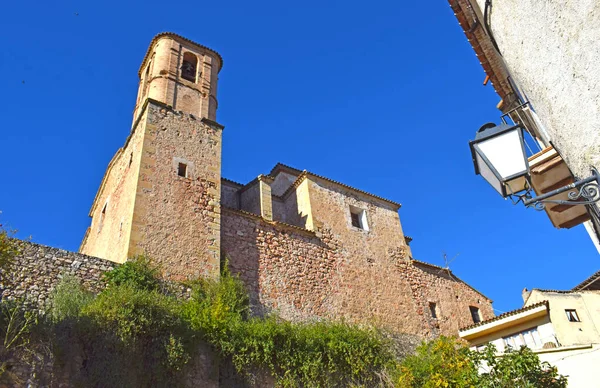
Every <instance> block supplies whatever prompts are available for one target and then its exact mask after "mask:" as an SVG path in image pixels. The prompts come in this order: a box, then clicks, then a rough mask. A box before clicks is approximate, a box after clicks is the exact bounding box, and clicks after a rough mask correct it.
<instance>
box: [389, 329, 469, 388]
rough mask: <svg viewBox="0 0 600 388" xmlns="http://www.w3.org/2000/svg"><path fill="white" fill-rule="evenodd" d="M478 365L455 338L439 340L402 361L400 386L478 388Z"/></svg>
mask: <svg viewBox="0 0 600 388" xmlns="http://www.w3.org/2000/svg"><path fill="white" fill-rule="evenodd" d="M478 381H479V376H478V374H477V366H476V365H475V363H474V362H473V360H472V358H471V353H470V351H469V349H468V348H466V347H464V346H461V345H460V344H459V343H458V342H457V341H456V340H455V339H453V338H448V337H444V336H442V337H440V338H438V339H437V340H435V341H430V342H424V343H422V344H421V345H420V346H419V347H418V348H417V351H416V353H415V354H414V355H412V356H409V357H407V358H405V359H404V360H403V362H402V363H401V365H400V368H399V374H398V376H397V378H396V384H397V386H398V387H404V388H409V387H410V388H421V387H423V388H432V387H456V388H463V387H476V386H478V385H477V382H478Z"/></svg>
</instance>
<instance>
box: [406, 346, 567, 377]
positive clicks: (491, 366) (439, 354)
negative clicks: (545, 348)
mask: <svg viewBox="0 0 600 388" xmlns="http://www.w3.org/2000/svg"><path fill="white" fill-rule="evenodd" d="M480 370H481V371H483V372H482V373H478V371H480ZM396 383H397V386H398V387H403V388H409V387H410V388H421V387H425V388H428V387H457V388H461V387H478V388H479V387H481V388H537V387H544V388H565V387H566V386H567V379H566V378H565V377H564V376H561V375H559V374H558V372H557V370H556V368H555V367H552V366H550V365H549V364H548V363H546V362H540V360H539V358H538V356H537V355H536V354H535V353H533V352H532V351H531V350H530V349H529V348H527V347H522V348H521V349H520V350H518V351H508V352H506V353H504V354H503V355H502V356H497V354H496V348H495V347H494V345H493V344H490V345H488V346H486V348H485V350H484V351H482V352H478V351H471V350H469V349H468V348H467V347H465V346H464V345H462V344H460V343H459V342H457V341H456V340H455V339H452V338H447V337H440V338H438V339H436V340H434V341H430V342H427V343H423V344H422V345H421V346H419V347H418V348H417V352H416V354H414V355H413V356H409V357H407V358H406V359H405V360H404V361H403V362H402V363H401V365H400V367H399V368H398V375H397V376H396Z"/></svg>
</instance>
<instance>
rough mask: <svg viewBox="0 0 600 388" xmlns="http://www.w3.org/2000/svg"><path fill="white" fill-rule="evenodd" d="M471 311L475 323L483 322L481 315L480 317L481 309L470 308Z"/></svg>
mask: <svg viewBox="0 0 600 388" xmlns="http://www.w3.org/2000/svg"><path fill="white" fill-rule="evenodd" d="M469 311H471V318H473V323H479V322H481V315H479V308H477V307H475V306H469Z"/></svg>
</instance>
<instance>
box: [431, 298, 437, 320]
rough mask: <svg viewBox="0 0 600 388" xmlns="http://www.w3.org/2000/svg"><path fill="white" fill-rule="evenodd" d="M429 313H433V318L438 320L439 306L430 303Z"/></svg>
mask: <svg viewBox="0 0 600 388" xmlns="http://www.w3.org/2000/svg"><path fill="white" fill-rule="evenodd" d="M429 311H431V317H432V318H436V319H437V317H438V316H437V305H436V304H435V303H434V302H429Z"/></svg>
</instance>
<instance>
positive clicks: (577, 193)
mask: <svg viewBox="0 0 600 388" xmlns="http://www.w3.org/2000/svg"><path fill="white" fill-rule="evenodd" d="M567 191H568V192H569V193H568V194H567V195H568V197H569V199H568V200H559V199H548V198H551V197H554V196H555V195H558V194H561V193H564V192H567ZM599 193H600V174H599V173H598V170H596V169H595V168H594V169H592V176H590V177H589V178H585V179H582V180H580V181H577V182H575V183H571V184H570V185H566V186H563V187H561V188H560V189H556V190H552V191H551V192H549V193H546V194H544V195H540V196H538V197H535V198H531V199H527V200H525V201H523V204H524V205H525V206H526V207H533V208H534V209H535V210H544V209H545V208H546V204H548V203H553V204H559V205H570V206H575V205H590V204H593V203H596V202H599V201H600V195H598V194H599Z"/></svg>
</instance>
